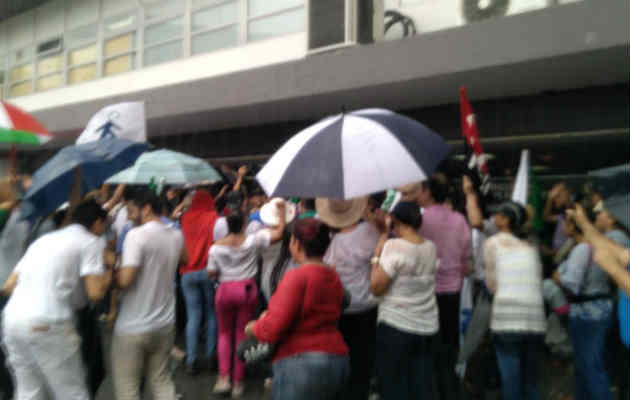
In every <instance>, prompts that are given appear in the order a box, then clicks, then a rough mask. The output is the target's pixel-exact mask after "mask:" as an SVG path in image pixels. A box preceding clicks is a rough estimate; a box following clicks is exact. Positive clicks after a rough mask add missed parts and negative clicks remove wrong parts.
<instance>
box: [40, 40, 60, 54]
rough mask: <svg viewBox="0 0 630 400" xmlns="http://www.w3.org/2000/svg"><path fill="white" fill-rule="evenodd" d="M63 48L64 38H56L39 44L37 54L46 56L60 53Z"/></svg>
mask: <svg viewBox="0 0 630 400" xmlns="http://www.w3.org/2000/svg"><path fill="white" fill-rule="evenodd" d="M61 50H63V39H62V38H55V39H51V40H47V41H45V42H43V43H40V44H38V45H37V55H38V56H45V55H48V54H54V53H58V52H60V51H61Z"/></svg>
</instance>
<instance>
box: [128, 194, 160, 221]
mask: <svg viewBox="0 0 630 400" xmlns="http://www.w3.org/2000/svg"><path fill="white" fill-rule="evenodd" d="M132 201H133V202H134V203H135V204H136V205H137V206H138V207H139V208H142V207H144V206H146V205H149V206H151V211H152V212H153V214H155V215H162V200H160V198H159V197H158V195H156V194H155V193H153V191H152V190H150V189H148V188H144V189H140V190H138V191H137V192H136V193H135V196H134V197H133V199H132Z"/></svg>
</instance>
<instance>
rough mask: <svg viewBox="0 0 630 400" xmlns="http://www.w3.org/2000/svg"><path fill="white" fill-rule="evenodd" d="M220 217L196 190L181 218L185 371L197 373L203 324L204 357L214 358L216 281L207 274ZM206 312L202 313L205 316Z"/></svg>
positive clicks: (210, 200) (206, 197)
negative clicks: (184, 255) (184, 253)
mask: <svg viewBox="0 0 630 400" xmlns="http://www.w3.org/2000/svg"><path fill="white" fill-rule="evenodd" d="M218 218H219V214H218V213H217V211H216V209H215V208H214V199H213V198H212V196H211V195H210V193H208V192H207V191H205V190H197V192H196V193H195V195H194V197H193V199H192V204H191V205H190V208H189V209H188V210H187V211H186V212H185V213H184V214H183V215H182V218H181V225H182V232H183V234H184V243H185V245H186V251H187V252H188V263H187V264H186V265H184V266H182V267H181V268H180V274H181V285H182V290H183V292H184V298H185V300H186V316H187V318H188V321H187V323H186V351H187V356H186V371H187V372H188V373H189V374H193V375H194V374H196V373H197V372H198V365H197V358H198V344H199V330H200V329H201V327H202V326H203V325H204V322H205V324H206V335H205V344H206V349H205V350H206V351H205V356H206V357H207V358H208V359H210V358H211V357H212V356H213V355H214V351H215V347H216V342H217V319H216V314H215V311H214V293H215V287H216V281H215V280H214V279H210V277H209V276H208V273H207V272H206V266H207V264H208V251H209V250H210V246H212V243H213V241H214V240H213V231H214V225H215V223H216V221H217V219H218ZM204 310H205V314H204Z"/></svg>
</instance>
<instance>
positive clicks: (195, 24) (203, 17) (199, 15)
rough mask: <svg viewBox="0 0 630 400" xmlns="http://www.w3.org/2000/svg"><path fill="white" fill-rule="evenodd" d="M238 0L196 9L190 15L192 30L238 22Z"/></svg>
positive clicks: (196, 30) (197, 30)
mask: <svg viewBox="0 0 630 400" xmlns="http://www.w3.org/2000/svg"><path fill="white" fill-rule="evenodd" d="M238 11H239V10H238V2H236V1H231V2H229V3H225V4H221V5H219V6H216V7H212V8H207V9H205V10H201V11H197V12H195V13H193V15H192V31H193V32H199V31H202V30H208V29H212V28H218V27H222V26H226V25H231V24H236V23H237V22H238Z"/></svg>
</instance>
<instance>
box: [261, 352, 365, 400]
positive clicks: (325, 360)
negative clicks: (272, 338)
mask: <svg viewBox="0 0 630 400" xmlns="http://www.w3.org/2000/svg"><path fill="white" fill-rule="evenodd" d="M349 376H350V359H349V358H348V357H347V356H339V355H335V354H326V353H302V354H298V355H295V356H292V357H288V358H284V359H282V360H279V361H276V362H274V363H273V389H272V399H273V400H337V399H341V397H342V389H343V387H344V385H345V384H346V383H347V381H348V378H349ZM365 384H366V385H369V382H365Z"/></svg>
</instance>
